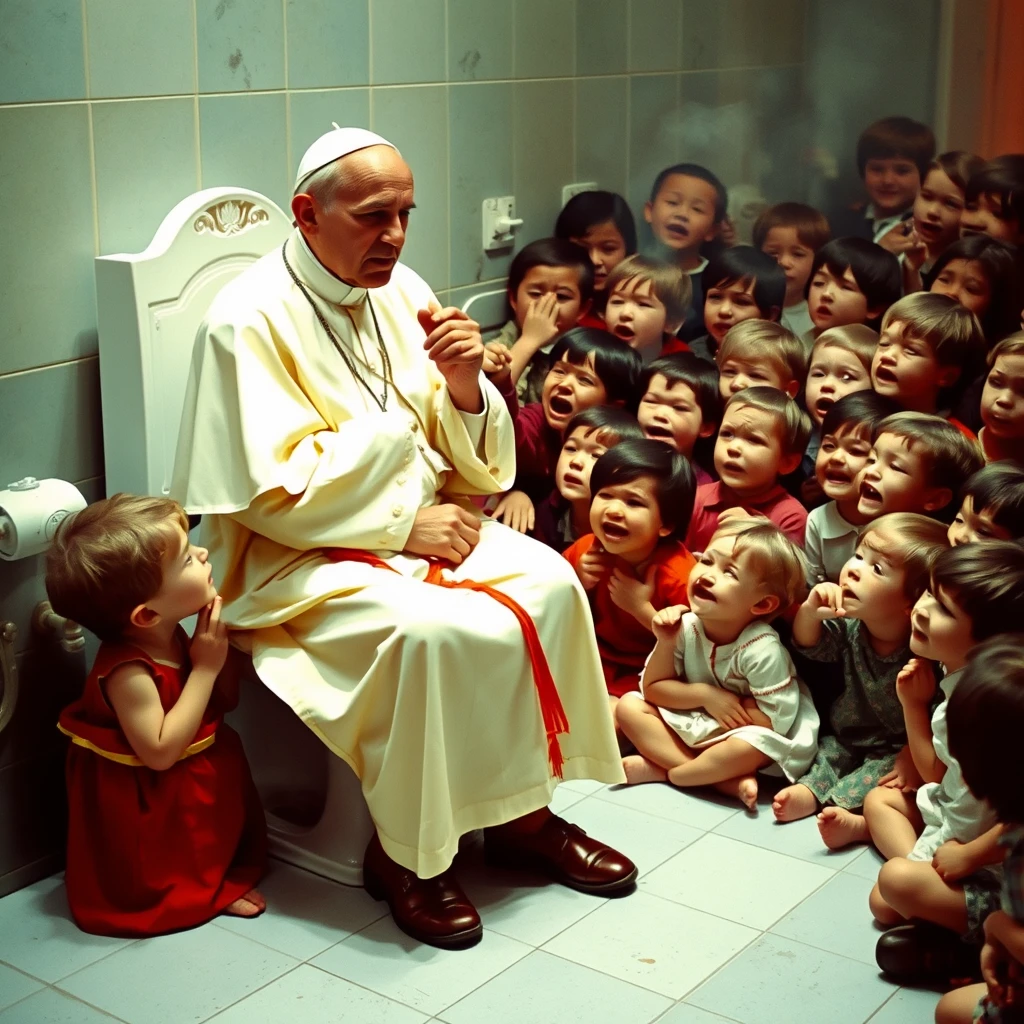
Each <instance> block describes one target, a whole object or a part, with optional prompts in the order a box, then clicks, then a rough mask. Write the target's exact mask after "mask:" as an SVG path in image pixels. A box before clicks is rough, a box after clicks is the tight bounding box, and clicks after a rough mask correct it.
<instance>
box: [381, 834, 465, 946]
mask: <svg viewBox="0 0 1024 1024" xmlns="http://www.w3.org/2000/svg"><path fill="white" fill-rule="evenodd" d="M363 886H364V887H365V889H366V891H367V892H368V893H369V894H370V895H371V896H372V897H373V898H374V899H375V900H387V904H388V906H389V907H390V908H391V916H392V918H394V921H395V924H396V925H398V927H399V928H401V929H402V931H403V932H405V934H406V935H408V936H410V937H411V938H414V939H416V940H417V941H418V942H425V943H427V945H430V946H438V947H439V948H441V949H464V948H466V947H467V946H472V945H475V944H476V943H477V942H479V941H480V937H481V936H482V935H483V931H484V930H483V926H482V925H481V924H480V915H479V914H478V913H477V912H476V907H474V906H473V904H472V903H470V902H469V899H468V898H467V896H466V894H465V893H464V892H463V891H462V887H461V886H460V885H459V883H458V882H457V881H456V880H455V876H454V875H452V873H451V872H450V871H444V872H442V873H441V874H440V875H437V876H436V877H434V878H418V877H417V876H416V874H415V873H414V872H412V871H410V870H409V869H408V868H403V867H402V866H401V864H396V863H395V862H394V861H393V860H392V859H391V858H390V857H389V856H388V855H387V854H386V853H385V852H384V848H383V847H382V846H381V845H380V840H379V839H378V838H377V833H376V832H375V833H374V834H373V838H372V839H371V840H370V842H369V845H368V846H367V847H366V854H365V855H364V857H363Z"/></svg>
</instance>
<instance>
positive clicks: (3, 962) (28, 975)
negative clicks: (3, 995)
mask: <svg viewBox="0 0 1024 1024" xmlns="http://www.w3.org/2000/svg"><path fill="white" fill-rule="evenodd" d="M0 967H9V968H10V969H11V970H12V971H17V972H18V974H23V975H24V976H25V977H26V978H30V979H31V980H32V981H38V982H39V984H40V985H50V984H52V983H51V982H49V981H47V980H46V979H45V978H40V977H37V976H36V975H35V974H32V973H31V972H30V971H26V970H25V968H24V967H19V966H18V965H17V964H12V963H11V961H10V960H4V959H3V958H0ZM18 1001H19V1002H20V1001H21V1000H18ZM11 1005H12V1006H13V1005H14V1004H13V1003H11Z"/></svg>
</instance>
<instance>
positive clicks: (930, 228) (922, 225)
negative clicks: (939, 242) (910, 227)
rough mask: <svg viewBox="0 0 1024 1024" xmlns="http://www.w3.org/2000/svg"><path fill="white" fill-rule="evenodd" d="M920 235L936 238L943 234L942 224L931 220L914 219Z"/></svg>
mask: <svg viewBox="0 0 1024 1024" xmlns="http://www.w3.org/2000/svg"><path fill="white" fill-rule="evenodd" d="M914 225H915V226H916V228H917V233H918V234H919V235H924V237H925V238H930V239H936V238H938V237H939V235H941V234H942V225H941V224H933V223H932V222H931V221H930V220H922V221H914Z"/></svg>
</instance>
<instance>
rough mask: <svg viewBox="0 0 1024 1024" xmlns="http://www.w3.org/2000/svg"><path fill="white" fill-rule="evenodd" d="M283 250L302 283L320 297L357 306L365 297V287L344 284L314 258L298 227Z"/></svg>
mask: <svg viewBox="0 0 1024 1024" xmlns="http://www.w3.org/2000/svg"><path fill="white" fill-rule="evenodd" d="M285 251H286V253H287V255H288V262H289V263H291V265H292V267H293V268H294V270H295V273H296V274H298V276H299V278H300V279H301V280H302V282H303V284H305V285H308V286H309V288H311V289H312V290H313V291H314V292H316V294H317V295H319V296H320V297H321V298H322V299H326V300H327V301H328V302H332V303H334V305H336V306H358V305H359V304H360V303H361V302H362V301H363V300H364V299H365V298H366V289H365V288H356V287H353V286H352V285H350V284H345V282H344V281H342V280H341V278H339V277H336V276H335V275H334V274H332V273H331V272H330V271H329V270H328V269H327V268H326V267H325V266H324V265H323V264H322V263H321V262H320V261H319V260H318V259H317V258H316V256H315V255H314V254H313V250H312V249H310V247H309V245H308V243H307V242H306V239H305V238H303V236H302V232H301V231H300V230H299V229H298V228H295V229H294V230H293V231H292V233H291V237H290V238H289V239H288V241H287V243H286V246H285Z"/></svg>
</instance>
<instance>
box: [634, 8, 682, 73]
mask: <svg viewBox="0 0 1024 1024" xmlns="http://www.w3.org/2000/svg"><path fill="white" fill-rule="evenodd" d="M681 12H682V5H681V4H680V2H679V0H629V69H630V71H674V70H675V69H676V68H677V67H678V66H679V46H680V41H679V40H680V37H679V26H680V13H681Z"/></svg>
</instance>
